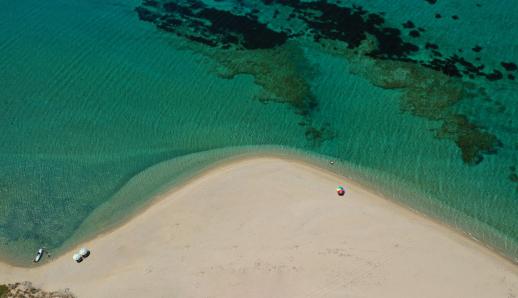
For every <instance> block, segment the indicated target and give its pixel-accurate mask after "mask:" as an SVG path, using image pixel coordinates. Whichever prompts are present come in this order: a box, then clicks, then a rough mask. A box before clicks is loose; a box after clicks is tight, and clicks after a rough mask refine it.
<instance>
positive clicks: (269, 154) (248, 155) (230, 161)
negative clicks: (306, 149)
mask: <svg viewBox="0 0 518 298" xmlns="http://www.w3.org/2000/svg"><path fill="white" fill-rule="evenodd" d="M276 149H277V148H276ZM293 153H294V152H281V151H279V152H275V151H265V152H260V153H258V152H254V151H250V152H248V151H244V152H241V153H238V154H236V155H230V156H228V157H226V158H224V159H223V160H219V161H216V162H214V163H211V164H209V165H207V166H206V167H203V168H201V169H198V170H197V171H195V174H194V175H191V176H188V177H187V178H186V179H185V180H183V181H181V182H179V183H175V184H173V185H172V186H170V187H165V190H160V191H158V192H157V193H155V194H153V195H151V196H150V199H148V200H146V201H144V202H143V204H142V205H141V206H138V207H137V209H136V210H134V211H133V212H130V213H129V214H126V215H125V216H124V217H123V218H121V219H118V220H117V221H116V223H114V224H111V225H110V226H109V227H108V228H104V229H103V230H101V231H100V232H95V233H93V234H92V235H87V236H86V237H80V241H79V242H80V243H83V242H90V241H94V240H95V239H98V238H101V237H104V236H107V235H109V234H111V233H113V232H115V231H116V230H118V229H119V228H121V227H123V226H124V225H126V224H128V223H129V222H131V221H132V220H133V219H134V218H136V217H138V216H139V215H140V214H141V213H144V212H146V211H147V210H149V209H150V208H153V206H155V205H156V204H159V203H160V202H161V201H163V200H165V199H167V198H168V197H170V196H172V195H174V194H175V193H176V192H178V191H179V190H181V189H182V188H184V187H188V186H189V185H191V184H192V183H194V182H196V180H199V179H201V178H203V177H206V176H209V175H211V174H213V173H214V172H218V171H219V170H221V169H224V168H230V167H232V165H235V164H239V163H241V162H246V161H249V160H261V159H274V160H281V161H287V162H293V163H297V164H298V165H299V166H302V167H305V168H307V169H310V170H313V171H317V172H319V173H320V174H321V175H326V176H328V177H329V178H338V179H341V180H344V181H346V180H347V181H348V185H354V186H355V187H359V188H362V189H364V190H365V191H367V192H368V193H370V194H371V195H373V196H377V197H380V198H382V199H383V200H387V201H388V202H390V203H392V204H394V205H396V206H397V207H398V208H401V209H403V210H406V211H409V212H411V213H412V214H415V215H417V216H420V217H423V218H424V219H426V220H429V221H431V222H433V223H434V224H437V225H438V226H441V227H442V228H444V229H445V230H447V231H448V232H451V233H454V234H457V235H458V236H461V237H464V238H465V239H466V240H468V241H472V242H473V243H476V244H477V245H479V246H481V247H483V248H484V249H487V250H489V251H490V252H491V253H493V254H494V255H495V256H498V257H499V258H501V259H503V260H505V261H507V262H509V263H511V264H512V265H518V258H513V257H511V256H509V255H506V254H505V253H504V252H502V251H500V250H498V249H497V248H496V247H494V246H492V245H491V244H490V243H486V242H484V241H481V240H480V239H478V238H476V237H474V236H473V235H472V234H471V233H469V232H466V231H464V230H462V229H460V228H458V227H455V226H453V225H451V224H450V223H448V222H444V221H442V220H440V219H438V218H436V217H433V216H431V215H428V214H426V213H424V212H422V211H420V210H417V209H415V208H413V207H411V206H409V205H407V204H404V203H403V202H401V201H399V200H397V199H394V198H391V197H390V196H386V195H385V194H383V192H382V191H378V190H377V188H376V187H375V186H373V185H371V184H369V183H362V182H361V181H358V180H357V179H355V178H352V177H350V176H346V175H344V174H342V173H339V172H334V171H332V170H331V169H332V168H333V167H334V166H330V167H329V166H328V167H327V168H326V167H324V166H322V165H318V164H317V163H316V162H311V161H310V160H307V159H304V158H303V157H302V156H299V155H298V154H299V153H298V152H297V153H296V154H293ZM323 157H324V156H322V157H321V158H323ZM108 203H110V202H108ZM101 206H102V205H101ZM94 212H95V211H94ZM89 219H90V216H88V217H87V218H85V220H84V221H83V222H82V223H81V224H80V225H79V228H78V230H79V229H81V227H83V225H84V224H85V222H88V220H89ZM76 233H77V231H76ZM76 233H74V234H73V235H72V236H71V237H70V238H69V239H67V240H66V241H65V242H64V243H63V245H62V247H66V249H64V250H62V249H61V248H57V249H56V250H57V254H53V257H54V258H53V259H52V260H48V258H45V259H46V260H44V262H43V263H42V264H36V265H35V264H31V265H32V266H24V265H20V264H15V263H11V262H9V261H8V260H6V259H3V258H1V257H0V266H3V265H7V266H10V267H13V268H23V269H32V268H40V267H42V266H46V265H48V264H49V263H51V262H52V261H53V260H55V259H56V258H60V257H62V256H63V255H65V254H70V253H71V251H73V250H74V249H76V248H78V247H79V246H80V244H78V243H76V242H78V241H73V244H69V243H68V242H69V241H70V240H71V239H73V238H74V237H75V236H76Z"/></svg>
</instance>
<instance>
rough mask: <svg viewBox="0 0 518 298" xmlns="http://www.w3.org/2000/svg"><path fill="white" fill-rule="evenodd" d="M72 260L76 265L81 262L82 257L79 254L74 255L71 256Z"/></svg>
mask: <svg viewBox="0 0 518 298" xmlns="http://www.w3.org/2000/svg"><path fill="white" fill-rule="evenodd" d="M72 259H74V261H76V262H77V263H81V261H82V260H83V257H82V256H81V255H80V254H74V255H73V256H72Z"/></svg>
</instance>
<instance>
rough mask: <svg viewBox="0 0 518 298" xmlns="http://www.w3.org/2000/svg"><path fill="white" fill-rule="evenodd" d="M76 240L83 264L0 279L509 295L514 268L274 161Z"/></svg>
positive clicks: (78, 287) (437, 229)
mask: <svg viewBox="0 0 518 298" xmlns="http://www.w3.org/2000/svg"><path fill="white" fill-rule="evenodd" d="M343 182H346V185H347V191H348V192H347V194H346V196H345V197H344V198H340V197H338V196H337V195H336V193H335V187H336V186H337V185H338V184H339V183H343ZM81 246H86V247H89V248H90V249H91V251H92V255H91V256H90V257H89V258H88V259H86V260H85V261H84V262H83V263H81V264H75V263H74V262H73V261H72V252H70V253H68V254H66V255H65V256H62V257H59V258H58V259H56V260H54V261H53V262H51V263H49V264H46V265H44V266H41V267H38V268H36V269H23V268H14V267H10V266H8V265H0V280H1V281H2V282H13V281H24V280H30V281H32V282H33V283H34V285H36V286H41V287H43V288H45V289H48V290H57V289H65V288H70V290H71V291H72V292H73V293H75V294H77V295H78V296H79V297H515V296H518V268H517V267H518V266H516V265H514V264H512V263H510V262H508V261H507V260H504V259H503V258H501V257H499V256H498V255H496V254H494V253H493V252H491V251H489V250H487V249H486V248H484V247H482V246H480V245H479V244H477V243H475V242H474V241H471V240H470V239H467V238H465V237H463V236H462V235H460V234H457V233H455V232H453V231H451V230H449V229H447V228H446V227H444V226H442V225H440V224H437V223H435V222H433V221H431V220H428V219H426V218H424V217H422V216H420V215H418V214H415V213H413V212H411V211H409V210H406V209H404V208H402V207H400V206H398V205H396V204H394V203H392V202H390V201H388V200H386V199H383V198H380V197H379V196H377V195H375V194H372V193H370V192H368V191H367V190H365V189H362V188H361V187H359V186H356V185H351V184H350V183H349V182H348V181H344V178H341V177H338V176H334V175H331V174H328V173H326V172H324V171H321V170H317V169H314V168H312V167H309V166H307V165H304V164H301V163H297V162H292V161H285V160H280V159H274V158H254V159H247V160H244V161H239V162H235V163H232V164H229V165H225V166H222V167H220V168H217V169H215V170H212V171H210V172H209V173H207V174H205V175H203V176H202V177H200V178H196V179H195V180H194V181H192V182H190V183H189V184H187V185H186V186H184V187H182V188H181V189H179V190H177V191H174V192H172V193H170V194H168V195H166V196H164V198H163V199H161V200H158V202H157V203H156V204H154V205H153V206H151V207H150V208H148V209H147V210H145V211H143V212H142V213H141V214H139V215H138V216H136V217H135V218H133V219H131V220H130V221H129V222H128V223H126V224H125V225H123V226H122V227H120V228H117V229H115V230H114V231H112V232H110V233H108V234H105V235H101V236H99V237H97V238H96V239H93V240H91V241H89V242H87V243H83V244H82V245H81Z"/></svg>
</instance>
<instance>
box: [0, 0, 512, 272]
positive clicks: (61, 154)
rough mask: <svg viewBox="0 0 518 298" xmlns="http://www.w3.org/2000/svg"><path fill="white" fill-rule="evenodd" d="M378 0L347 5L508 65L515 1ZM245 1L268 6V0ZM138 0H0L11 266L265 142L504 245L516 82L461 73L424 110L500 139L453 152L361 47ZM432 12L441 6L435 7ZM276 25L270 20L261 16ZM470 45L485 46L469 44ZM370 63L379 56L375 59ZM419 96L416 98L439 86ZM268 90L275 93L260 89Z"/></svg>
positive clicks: (4, 243) (4, 208) (1, 181)
mask: <svg viewBox="0 0 518 298" xmlns="http://www.w3.org/2000/svg"><path fill="white" fill-rule="evenodd" d="M245 2H246V1H245ZM385 2H386V1H373V0H372V1H364V2H363V3H362V5H364V8H365V9H367V10H368V11H371V12H385V22H386V23H388V24H389V25H391V26H394V27H398V28H401V24H402V23H404V22H405V21H407V20H412V21H413V22H414V23H416V26H419V27H423V28H424V29H425V31H424V32H422V33H421V37H419V38H417V39H412V38H411V37H408V36H405V39H409V40H411V41H412V42H414V43H415V44H417V45H419V46H420V47H422V46H423V44H424V43H425V42H433V43H436V44H438V45H440V48H441V52H442V53H443V54H444V55H449V54H451V53H455V52H458V49H459V48H462V49H463V53H464V54H462V55H463V56H464V57H466V59H470V61H475V60H474V59H475V58H476V57H480V58H481V61H482V62H480V63H484V65H485V66H486V68H487V69H488V71H489V70H491V69H493V68H498V69H500V70H501V71H502V72H503V73H504V74H506V75H507V73H508V72H506V71H504V70H503V69H502V67H501V66H500V62H501V61H514V62H517V61H518V45H517V44H516V40H518V30H512V29H511V28H513V26H514V27H516V25H517V24H516V20H515V19H518V17H516V16H518V5H516V3H514V2H511V1H485V2H484V3H482V7H476V6H475V4H474V3H470V4H469V5H468V4H458V3H457V4H455V5H454V4H451V3H446V2H444V1H440V0H439V1H438V3H437V4H435V5H430V4H428V3H427V2H426V1H424V0H423V1H417V0H414V1H411V0H406V1H402V0H401V1H395V2H394V1H392V2H390V3H385ZM206 3H208V5H212V4H211V3H210V1H206ZM246 3H247V5H248V8H249V9H252V8H254V7H256V6H257V7H259V8H261V9H260V12H261V13H264V14H265V15H266V14H268V12H272V11H273V10H274V8H272V7H266V8H265V7H263V6H261V5H259V4H257V5H256V4H255V3H254V2H251V1H249V2H246ZM213 4H214V5H217V6H218V7H220V8H221V9H233V8H235V7H238V6H239V5H237V4H236V3H234V2H232V1H224V2H215V3H213ZM139 5H141V2H140V1H123V0H113V1H96V0H80V1H74V2H73V3H70V2H69V1H59V0H51V1H45V2H42V1H34V0H27V1H21V2H20V1H18V2H13V1H8V2H6V3H4V9H2V10H1V11H0V66H1V67H0V82H1V89H0V127H1V128H2V134H0V169H1V171H0V253H1V254H2V256H3V258H4V259H6V260H8V261H10V262H13V263H20V264H24V263H27V261H28V260H29V261H30V259H31V257H32V254H33V253H34V251H36V249H37V248H38V247H40V246H46V247H48V248H50V249H54V250H56V249H58V250H59V249H61V250H63V249H64V248H65V247H67V246H68V245H71V244H73V243H74V242H75V241H79V240H81V239H84V237H88V236H91V235H93V234H94V233H95V232H98V231H100V230H102V229H104V228H106V227H109V226H112V225H114V224H116V223H118V222H120V221H121V220H123V219H124V218H125V216H126V215H127V214H131V213H132V212H135V210H138V208H141V207H142V206H144V205H145V204H146V202H148V201H149V199H150V198H151V197H152V196H153V195H155V194H157V193H159V192H160V191H162V190H164V189H165V188H167V187H170V186H171V185H174V184H175V183H179V182H182V181H185V179H187V178H189V177H191V176H192V175H194V174H196V173H198V172H199V171H200V170H201V169H203V168H206V167H207V166H209V165H210V164H213V163H214V162H216V161H221V160H226V159H228V158H231V157H232V156H236V155H240V154H244V153H246V154H250V153H253V152H264V151H267V152H274V153H275V154H288V153H290V154H296V155H297V156H298V157H299V158H304V159H308V160H310V161H312V162H315V163H318V164H320V165H322V166H325V160H326V158H333V159H336V160H338V161H339V162H337V164H336V166H335V167H333V170H335V171H338V172H341V173H345V174H347V175H349V176H351V178H354V179H357V180H360V181H362V182H363V183H365V184H368V185H371V186H373V187H375V188H376V189H378V190H380V191H381V192H383V193H385V194H386V195H388V196H390V197H392V198H394V199H397V200H401V201H402V202H403V203H405V204H407V205H409V206H410V207H412V208H415V209H418V210H420V211H422V212H424V213H427V214H430V215H432V216H434V217H436V218H439V219H441V220H444V221H446V222H447V223H449V224H451V225H453V226H456V227H458V228H460V229H462V230H464V231H466V232H469V233H471V234H473V236H474V237H476V238H478V239H480V240H482V241H484V242H486V243H489V244H490V245H491V246H494V247H496V248H497V249H498V250H500V251H502V252H504V253H505V254H507V255H508V256H509V257H511V258H517V257H518V219H517V218H518V183H517V182H515V181H513V177H514V176H512V175H513V173H514V172H516V171H515V170H513V169H512V167H513V166H514V167H517V166H518V143H517V142H518V123H517V120H516V119H518V117H517V114H518V105H517V99H518V86H517V83H516V82H515V81H512V80H507V79H503V80H497V81H488V80H485V79H483V78H482V79H481V78H475V79H469V78H462V79H459V81H462V82H463V84H464V83H467V82H470V83H471V84H473V85H474V86H475V87H473V86H471V87H469V88H468V87H466V88H465V89H464V90H472V89H476V90H478V91H480V88H484V90H485V91H484V92H478V91H477V93H476V94H474V95H470V94H465V95H464V96H463V97H462V100H459V101H458V102H456V103H455V104H453V105H451V106H448V110H447V112H444V111H442V110H440V109H439V110H437V111H436V110H434V111H433V112H434V113H442V114H441V115H443V114H444V115H446V116H444V115H443V116H444V117H449V115H451V114H461V115H464V116H465V117H467V119H469V121H470V124H471V125H473V126H476V127H477V129H478V128H480V130H482V131H484V132H488V133H490V134H491V135H493V136H496V138H498V140H499V141H500V142H501V144H500V145H499V146H497V147H496V149H497V150H496V152H489V153H484V152H483V153H481V154H480V156H482V157H483V159H482V160H481V161H477V163H469V162H466V160H463V158H462V152H461V151H462V148H461V147H460V146H459V143H462V142H460V141H459V142H458V143H456V142H455V140H457V141H458V140H459V138H458V135H460V133H459V132H458V131H457V130H460V128H459V127H457V126H455V127H454V129H449V130H448V131H447V133H446V137H438V133H437V131H438V130H440V128H441V127H442V126H443V124H444V123H445V122H447V121H451V119H450V118H446V120H445V118H444V117H443V116H441V117H442V118H434V117H432V116H430V115H431V114H427V113H424V114H423V113H420V112H419V111H417V112H416V110H415V107H416V106H417V105H418V104H421V103H420V102H417V101H415V98H414V97H412V98H411V99H408V98H410V96H409V95H408V94H409V93H406V92H410V93H411V92H413V91H414V89H419V88H420V87H419V88H417V87H415V86H417V85H416V84H417V83H416V82H412V84H410V85H409V84H408V82H405V84H406V85H403V87H401V86H399V87H398V88H389V87H388V86H386V85H383V84H380V83H379V78H378V77H377V76H381V77H382V79H386V78H387V77H388V75H387V73H388V71H387V72H386V73H385V72H381V71H379V69H377V68H369V67H371V66H369V65H370V64H369V63H372V61H373V60H372V59H371V60H370V58H365V57H360V58H358V57H356V56H351V55H349V54H344V55H342V54H340V53H338V52H332V51H327V50H323V49H322V48H319V47H318V46H317V45H316V44H315V43H314V42H312V41H311V40H309V39H304V38H298V37H297V38H293V40H292V41H291V42H289V43H288V46H282V47H280V50H276V51H277V52H275V53H273V54H272V52H268V51H237V52H228V51H222V50H215V49H213V48H210V47H206V46H204V45H200V44H196V43H193V42H192V41H189V40H187V39H182V38H179V37H178V36H177V35H175V34H171V32H166V31H164V30H160V29H158V28H157V27H156V26H155V25H154V24H153V23H151V22H145V21H142V20H139V17H138V15H137V13H136V12H135V11H134V9H135V7H137V6H139ZM347 5H349V6H350V4H349V3H347ZM402 8H405V9H402ZM239 9H243V8H242V7H240V8H239ZM438 12H440V13H441V15H442V18H441V19H437V18H435V17H434V14H435V13H438ZM283 13H284V12H283V11H282V10H281V13H280V15H281V16H282V15H283ZM451 15H458V16H459V18H460V19H459V20H453V19H451V17H450V16H451ZM261 18H262V17H261ZM286 23H287V22H285V21H284V23H283V20H282V18H281V21H278V22H272V23H271V26H272V27H275V26H282V25H283V24H284V25H285V24H286ZM288 23H289V22H288ZM294 26H295V27H296V25H294ZM402 30H403V29H402ZM405 32H406V31H405ZM475 45H480V46H481V47H482V48H483V50H482V51H481V52H480V53H477V52H474V51H472V50H471V48H472V47H474V46H475ZM419 55H423V54H422V53H420V52H419V53H416V54H415V55H414V56H419ZM389 60H390V59H389ZM374 61H376V60H375V59H374ZM380 61H381V62H380ZM376 63H380V65H381V66H380V67H381V68H382V69H384V70H387V68H388V67H389V66H387V65H386V64H383V63H385V62H383V61H382V60H379V61H376ZM398 63H399V62H398ZM250 65H253V67H250ZM391 67H392V66H391ZM397 67H400V68H401V67H403V68H405V67H406V68H408V66H407V65H403V66H401V64H398V66H397ZM392 68H393V67H392ZM392 68H390V69H392ZM373 70H378V71H373ZM419 71H421V70H420V68H417V72H419ZM421 72H424V73H426V72H425V70H422V71H421ZM229 73H230V74H229ZM279 73H280V74H279ZM509 73H512V72H509ZM427 74H428V73H427ZM516 74H517V75H518V73H516ZM278 78H282V79H285V78H287V79H290V80H287V81H285V82H281V81H279V80H277V79H278ZM292 79H293V80H295V81H296V82H297V84H293V86H295V87H296V88H292V89H294V90H292V89H290V87H292V83H293V80H292ZM392 79H393V78H392ZM297 80H299V81H300V82H302V83H298V82H299V81H297ZM409 86H410V87H409ZM306 87H307V89H304V88H306ZM423 88H431V87H430V86H425V87H423ZM283 89H286V90H288V91H286V90H283ZM301 90H304V91H305V92H306V93H307V94H310V95H311V96H312V98H313V100H314V101H315V102H316V103H317V105H316V107H313V106H311V104H308V103H307V102H303V103H302V108H301V106H297V102H294V100H295V101H296V100H297V99H298V97H296V96H295V95H293V94H295V93H296V94H299V93H302V91H301ZM408 90H410V91H408ZM419 90H421V89H419ZM421 91H422V90H421ZM425 91H426V92H428V91H429V90H427V89H426V90H425ZM297 92H298V93H297ZM466 92H467V91H466ZM306 93H304V94H306ZM272 94H273V95H275V96H272ZM412 94H413V93H411V95H412ZM430 94H431V95H430V97H429V100H430V101H433V100H436V98H434V96H432V95H433V94H434V93H433V92H431V93H430ZM481 94H482V95H481ZM292 95H293V98H292V97H291V96H292ZM439 95H440V96H443V95H444V94H441V93H440V94H439ZM283 96H284V97H286V98H283ZM405 96H406V97H405ZM440 96H439V97H440ZM271 97H276V99H275V100H273V101H272V100H265V99H270V98H271ZM290 100H291V101H290ZM412 100H414V101H412ZM427 100H428V98H427ZM283 101H284V103H283ZM409 102H410V103H409ZM416 102H417V103H416ZM405 103H406V104H409V105H410V106H411V107H412V108H414V109H409V108H408V106H405ZM308 106H311V107H310V108H308ZM433 108H435V109H437V107H436V106H433ZM304 109H309V111H306V110H304ZM302 110H304V111H302ZM448 123H449V122H448ZM466 126H468V125H466ZM312 128H314V129H313V130H312ZM470 132H471V131H470ZM470 132H468V133H467V135H468V137H469V136H472V134H470ZM455 138H457V139H455ZM462 140H464V139H462ZM469 141H473V142H477V141H480V140H479V139H476V140H472V139H469ZM466 142H467V143H469V142H468V141H466ZM466 142H465V143H466ZM465 143H463V144H465ZM263 145H268V146H266V147H263ZM270 145H275V146H270ZM468 145H469V144H468ZM242 146H244V147H242ZM279 146H280V147H279ZM293 150H295V151H293Z"/></svg>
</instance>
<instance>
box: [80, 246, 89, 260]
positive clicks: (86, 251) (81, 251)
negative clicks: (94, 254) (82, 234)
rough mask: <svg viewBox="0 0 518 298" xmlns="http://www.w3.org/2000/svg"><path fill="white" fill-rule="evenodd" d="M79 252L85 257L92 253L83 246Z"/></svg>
mask: <svg viewBox="0 0 518 298" xmlns="http://www.w3.org/2000/svg"><path fill="white" fill-rule="evenodd" d="M79 254H80V255H81V256H82V257H83V258H87V257H88V256H89V255H90V251H89V250H88V248H84V247H83V248H81V249H80V250H79Z"/></svg>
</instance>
